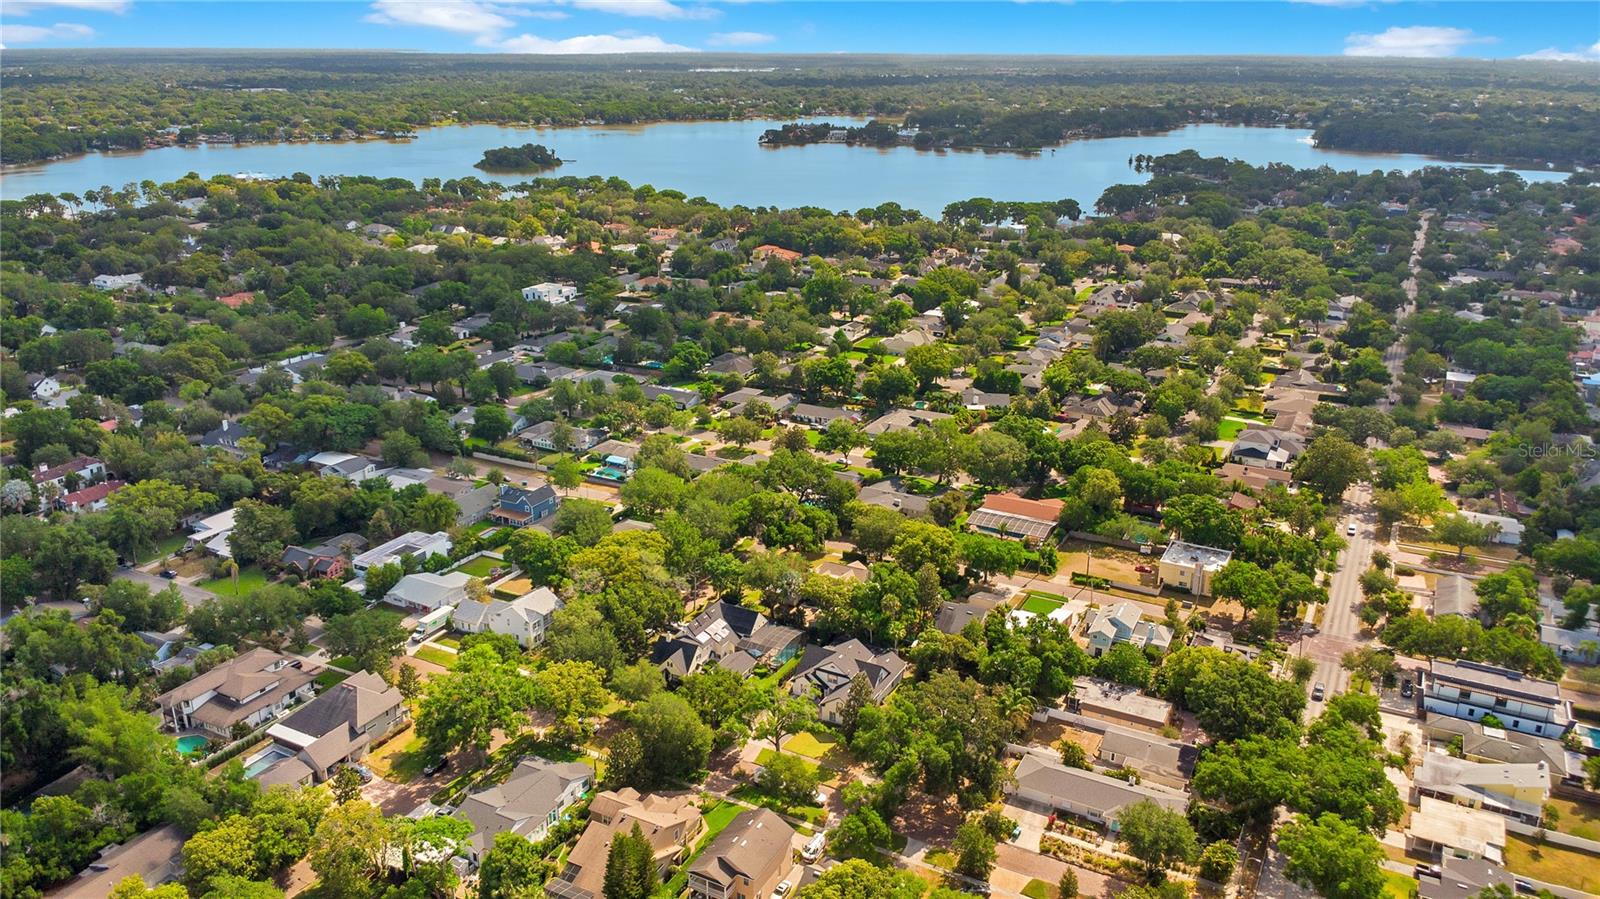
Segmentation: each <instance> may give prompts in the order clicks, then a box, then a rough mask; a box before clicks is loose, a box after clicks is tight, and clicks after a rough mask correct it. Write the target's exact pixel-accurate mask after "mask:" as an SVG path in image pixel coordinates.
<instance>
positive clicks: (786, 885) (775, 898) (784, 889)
mask: <svg viewBox="0 0 1600 899" xmlns="http://www.w3.org/2000/svg"><path fill="white" fill-rule="evenodd" d="M793 886H794V884H792V883H790V882H789V881H787V880H785V881H784V882H782V883H780V884H778V888H777V889H775V890H773V891H772V899H783V897H785V896H787V895H789V890H790V888H792V887H793Z"/></svg>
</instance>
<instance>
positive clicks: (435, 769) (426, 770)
mask: <svg viewBox="0 0 1600 899" xmlns="http://www.w3.org/2000/svg"><path fill="white" fill-rule="evenodd" d="M449 766H450V760H449V759H445V758H437V759H434V760H433V761H431V762H429V763H427V764H426V765H423V766H422V773H423V775H424V776H427V777H432V776H433V775H435V774H438V773H439V772H440V771H443V770H444V769H445V768H448V767H449Z"/></svg>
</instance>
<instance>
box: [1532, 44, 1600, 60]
mask: <svg viewBox="0 0 1600 899" xmlns="http://www.w3.org/2000/svg"><path fill="white" fill-rule="evenodd" d="M1517 58H1518V59H1545V60H1552V61H1555V62H1600V41H1595V42H1594V44H1593V45H1592V46H1589V47H1586V48H1584V49H1582V50H1558V49H1556V48H1555V47H1546V48H1544V49H1543V50H1535V51H1534V52H1532V53H1524V54H1523V55H1521V56H1519V57H1517Z"/></svg>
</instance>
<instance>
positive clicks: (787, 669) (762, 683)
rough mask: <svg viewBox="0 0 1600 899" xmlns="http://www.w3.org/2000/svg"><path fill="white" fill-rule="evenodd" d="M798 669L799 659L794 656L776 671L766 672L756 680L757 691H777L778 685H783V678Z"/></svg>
mask: <svg viewBox="0 0 1600 899" xmlns="http://www.w3.org/2000/svg"><path fill="white" fill-rule="evenodd" d="M798 667H800V657H799V656H795V657H794V658H792V659H790V660H789V661H787V662H784V663H783V664H782V665H780V666H779V667H778V668H777V670H775V671H771V672H768V673H766V674H763V675H761V676H760V677H758V678H756V687H757V689H758V690H759V691H761V692H763V693H770V692H772V691H773V690H775V689H777V687H778V685H779V684H781V683H783V681H784V679H785V678H787V677H788V676H789V675H791V674H793V673H794V670H795V669H796V668H798Z"/></svg>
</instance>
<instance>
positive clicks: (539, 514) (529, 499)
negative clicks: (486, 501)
mask: <svg viewBox="0 0 1600 899" xmlns="http://www.w3.org/2000/svg"><path fill="white" fill-rule="evenodd" d="M560 504H561V497H560V496H559V495H557V494H556V491H555V488H553V487H551V486H550V485H549V484H545V485H543V486H542V487H537V488H534V489H532V490H529V489H527V488H526V487H513V486H511V485H510V484H502V485H500V494H499V495H498V496H496V497H495V503H494V508H492V509H490V510H489V519H490V520H491V521H494V522H496V523H498V524H509V525H513V526H515V527H521V526H523V525H525V524H531V523H532V522H535V521H538V520H539V519H541V518H543V517H545V516H546V515H549V514H551V513H552V512H554V511H555V510H556V506H559V505H560Z"/></svg>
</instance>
